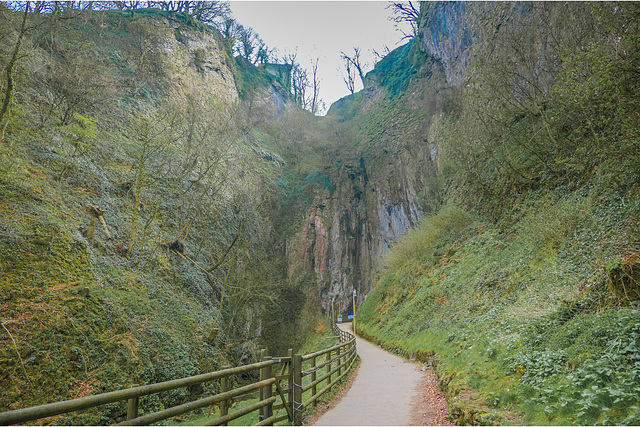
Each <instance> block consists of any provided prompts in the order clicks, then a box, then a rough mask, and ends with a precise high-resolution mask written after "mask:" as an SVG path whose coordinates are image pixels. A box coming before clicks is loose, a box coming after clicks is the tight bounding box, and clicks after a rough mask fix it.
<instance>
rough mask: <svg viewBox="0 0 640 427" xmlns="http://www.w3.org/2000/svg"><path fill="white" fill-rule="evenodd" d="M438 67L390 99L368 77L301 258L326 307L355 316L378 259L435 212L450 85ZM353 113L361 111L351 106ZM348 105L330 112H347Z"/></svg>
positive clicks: (308, 225)
mask: <svg viewBox="0 0 640 427" xmlns="http://www.w3.org/2000/svg"><path fill="white" fill-rule="evenodd" d="M444 79H445V77H444V75H443V73H442V70H441V68H440V67H439V65H438V64H436V63H434V62H432V61H429V62H428V63H426V64H424V66H423V67H422V68H421V70H420V72H419V73H418V74H417V76H416V78H415V79H414V80H413V81H412V83H411V84H410V86H409V88H408V90H407V95H405V96H403V97H401V98H390V97H389V96H388V92H387V89H386V88H384V87H382V86H380V85H379V84H378V83H377V81H376V79H375V78H374V77H373V76H371V77H370V78H368V82H367V89H366V90H365V94H364V96H362V97H360V98H359V97H357V96H355V97H353V98H350V99H345V100H342V101H341V102H342V103H343V104H345V103H346V104H350V103H355V104H356V105H357V111H358V112H359V113H358V114H357V115H356V117H355V118H354V119H353V122H349V121H348V120H345V124H344V125H343V126H344V127H345V129H348V128H349V126H351V130H352V131H353V134H351V137H350V138H353V139H349V141H347V142H346V143H347V144H348V143H352V144H354V147H353V148H352V149H348V150H347V154H346V155H345V157H344V158H342V159H340V161H338V162H337V163H336V164H334V165H333V166H331V167H329V168H327V170H326V171H325V173H327V175H329V176H330V177H331V181H332V183H334V184H335V189H334V190H333V191H331V189H325V190H324V192H323V193H322V194H321V195H320V196H318V197H317V198H316V200H315V202H314V205H313V207H312V208H311V209H310V211H309V213H308V216H307V220H306V221H305V224H304V228H303V232H302V237H301V240H302V245H301V248H302V249H301V253H300V254H298V256H299V257H301V258H302V259H304V260H306V262H307V264H308V265H309V266H311V267H313V269H314V270H315V272H316V275H317V278H318V283H319V286H320V289H319V294H320V301H321V305H322V309H323V310H324V311H325V312H329V310H331V308H332V303H333V308H334V310H335V311H336V313H347V312H348V313H352V312H353V307H352V305H353V298H352V295H353V291H354V290H355V291H356V306H358V305H359V304H360V303H361V302H362V301H363V300H364V298H365V297H366V295H367V293H368V292H369V291H370V290H371V287H372V285H373V279H374V274H375V269H376V267H377V264H378V261H379V260H380V259H381V258H382V256H383V255H384V254H385V253H386V252H387V251H388V250H389V248H390V247H391V246H392V245H393V244H394V242H395V241H396V240H397V239H398V238H399V237H401V236H402V235H404V234H405V233H406V232H407V230H409V229H410V228H412V227H413V226H415V225H416V224H417V223H418V222H419V221H420V219H421V218H422V217H423V216H424V214H425V213H426V212H428V211H430V210H432V209H433V206H434V203H435V201H434V199H433V197H432V191H431V190H432V188H431V187H432V185H433V181H434V180H435V177H436V174H437V147H436V145H435V142H434V140H433V136H432V135H431V134H430V132H432V129H431V128H432V126H431V123H432V115H433V114H434V113H435V112H436V111H437V110H438V108H439V107H440V102H441V96H440V95H439V94H438V93H439V90H440V88H441V87H442V86H443V85H444ZM351 108H353V106H352V107H351ZM339 109H340V107H339V106H337V108H335V109H334V111H333V112H330V113H329V114H338V115H339V114H340V112H339V111H337V112H336V110H339Z"/></svg>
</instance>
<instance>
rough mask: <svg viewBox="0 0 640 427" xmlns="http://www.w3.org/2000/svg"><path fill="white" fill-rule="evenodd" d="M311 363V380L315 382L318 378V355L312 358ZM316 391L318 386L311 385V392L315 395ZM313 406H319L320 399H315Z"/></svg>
mask: <svg viewBox="0 0 640 427" xmlns="http://www.w3.org/2000/svg"><path fill="white" fill-rule="evenodd" d="M311 364H312V367H311V370H312V372H311V381H312V382H314V381H315V380H316V357H315V356H313V357H312V358H311ZM316 392H317V390H316V386H315V385H314V386H313V387H311V394H312V395H313V396H315V395H316ZM313 406H314V407H316V406H318V399H316V400H314V401H313Z"/></svg>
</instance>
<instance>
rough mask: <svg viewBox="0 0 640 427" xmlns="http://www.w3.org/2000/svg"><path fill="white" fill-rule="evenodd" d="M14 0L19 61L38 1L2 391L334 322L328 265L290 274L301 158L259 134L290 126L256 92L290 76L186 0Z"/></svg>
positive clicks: (214, 356) (16, 107)
mask: <svg viewBox="0 0 640 427" xmlns="http://www.w3.org/2000/svg"><path fill="white" fill-rule="evenodd" d="M0 13H1V14H2V22H3V25H2V30H1V31H2V34H1V35H2V37H1V38H0V45H1V46H0V47H1V48H2V52H1V53H2V60H3V65H4V64H6V62H5V59H7V58H10V57H11V55H12V53H13V51H14V50H15V47H16V46H17V43H18V37H19V34H20V28H21V25H22V22H23V18H24V17H25V16H26V17H27V21H26V22H27V25H26V31H25V33H24V34H23V36H24V37H23V39H22V40H21V41H20V43H21V46H20V54H19V61H18V62H16V64H15V67H14V69H13V70H12V71H11V73H12V74H11V77H12V78H13V79H14V80H13V81H14V82H15V86H14V87H15V91H14V93H13V94H12V96H13V99H12V102H11V106H10V108H9V110H8V111H9V114H8V115H7V116H6V117H7V120H6V132H5V133H4V140H3V142H2V144H0V277H1V281H0V289H1V291H0V316H1V318H2V328H1V329H0V331H1V333H0V342H1V343H2V345H1V346H0V347H1V349H0V387H1V388H2V389H3V393H2V396H1V397H0V406H1V407H2V408H4V410H8V409H17V408H22V407H26V406H33V405H37V404H43V403H48V402H51V401H56V400H63V399H70V398H75V397H81V396H85V395H88V394H96V393H100V392H105V391H110V390H117V389H122V388H126V387H129V386H131V385H133V384H148V383H155V382H159V381H165V380H169V379H174V378H180V377H185V376H190V375H195V374H198V373H202V372H207V371H212V370H216V369H219V368H220V367H221V366H223V365H227V364H231V365H238V364H242V363H246V362H253V361H254V360H255V355H256V352H257V350H258V349H259V348H263V347H267V348H268V349H269V351H270V353H272V354H284V353H286V350H287V349H288V348H295V349H296V350H297V349H299V348H300V347H301V346H302V344H303V342H304V341H305V338H306V337H308V336H310V335H311V334H313V333H314V328H315V327H316V326H317V319H318V316H317V315H316V311H315V310H311V309H310V308H309V307H312V306H314V304H313V302H312V301H313V295H314V292H313V290H314V287H313V286H312V285H314V284H315V282H314V281H313V277H310V278H306V279H304V277H303V278H298V277H293V278H292V277H290V276H289V274H288V260H287V258H286V244H285V241H286V238H287V235H286V234H285V233H283V232H281V231H283V230H284V231H286V228H284V227H283V222H284V220H283V218H284V217H285V216H286V215H285V213H289V211H288V210H287V209H288V206H287V205H286V204H282V203H281V189H280V186H279V184H278V182H279V180H280V179H281V178H280V177H281V176H282V175H283V174H284V173H285V169H286V168H285V167H284V166H285V163H284V161H283V160H282V158H281V157H280V156H279V155H278V154H276V153H275V152H273V151H271V150H272V149H273V148H274V147H273V146H272V147H268V144H266V143H264V142H263V141H260V140H256V139H255V138H253V137H252V136H253V135H254V134H256V133H258V132H259V130H258V129H259V128H260V126H262V128H270V129H271V131H272V132H276V131H277V129H279V128H280V127H282V126H283V125H282V124H278V123H277V120H276V118H277V115H278V114H282V111H278V110H277V109H275V108H273V107H272V106H271V105H269V103H268V102H267V103H259V102H256V99H261V98H262V96H261V95H258V94H257V93H256V92H257V91H265V92H268V90H269V88H270V87H273V85H276V83H277V79H276V78H275V77H273V76H270V75H269V74H268V73H267V71H266V70H264V69H258V68H257V67H255V66H253V65H250V64H248V65H247V64H245V65H243V66H239V65H236V59H235V58H233V55H232V54H231V51H230V50H229V47H228V46H226V45H225V43H224V40H223V38H222V37H221V35H220V34H219V33H218V32H217V31H216V30H215V29H213V28H208V27H205V26H203V25H202V24H201V23H198V22H194V21H193V20H189V19H185V18H184V16H181V15H180V14H175V13H171V12H163V11H161V10H156V9H150V10H137V11H136V13H135V14H129V13H124V12H122V11H113V10H111V11H91V10H82V11H78V10H73V9H72V10H62V11H61V10H59V11H57V12H52V13H41V14H39V13H35V12H33V11H30V12H29V13H28V14H25V13H23V12H12V11H10V10H8V9H6V8H5V7H4V6H0ZM237 61H238V63H239V64H244V63H243V62H242V60H241V59H237ZM250 73H253V74H251V75H249V74H250ZM256 73H257V74H260V76H259V77H260V80H259V81H258V83H256V84H253V83H252V80H251V79H252V78H253V77H252V76H255V75H256ZM248 75H249V76H248ZM247 76H248V77H247ZM240 81H242V82H243V85H242V91H243V92H242V94H243V95H244V99H242V100H239V99H238V90H239V87H238V82H240ZM247 82H249V83H247ZM3 83H6V79H5V80H3ZM270 85H271V86H270ZM3 89H6V86H3ZM4 93H5V94H6V93H8V92H4ZM278 96H280V97H281V98H282V100H283V102H285V101H287V94H286V92H285V93H284V94H283V93H278ZM300 114H303V115H304V114H306V113H302V112H301V113H300ZM4 124H5V122H4V121H3V125H4ZM259 125H260V126H259ZM276 229H277V230H278V233H276V232H274V230H276ZM291 331H294V332H293V333H292V332H291ZM203 392H204V390H200V389H194V390H189V391H188V392H187V391H180V392H170V393H165V394H163V395H162V396H159V397H158V396H155V397H153V398H148V399H143V401H142V402H141V408H142V411H153V410H157V409H159V408H162V407H163V406H169V405H175V404H179V403H183V402H184V401H186V400H187V399H189V398H190V397H192V396H187V394H192V395H198V394H201V393H203ZM125 413H126V408H125V407H124V406H123V405H119V404H112V405H107V406H106V407H105V408H102V409H99V410H92V411H87V412H85V413H83V414H79V415H77V414H76V415H74V416H73V418H71V417H66V416H62V417H57V418H56V419H55V420H49V421H51V422H55V423H60V424H66V423H71V422H73V423H79V424H107V423H112V422H115V421H118V420H120V419H121V417H122V416H123V414H125Z"/></svg>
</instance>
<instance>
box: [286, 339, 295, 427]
mask: <svg viewBox="0 0 640 427" xmlns="http://www.w3.org/2000/svg"><path fill="white" fill-rule="evenodd" d="M287 356H289V409H291V411H290V412H289V413H290V414H291V416H293V414H294V406H293V349H291V348H290V349H289V351H288V352H287ZM290 421H291V422H293V420H290Z"/></svg>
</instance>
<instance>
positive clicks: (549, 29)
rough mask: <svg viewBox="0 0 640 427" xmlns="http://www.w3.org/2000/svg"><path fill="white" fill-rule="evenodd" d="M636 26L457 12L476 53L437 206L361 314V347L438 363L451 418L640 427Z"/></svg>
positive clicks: (602, 14)
mask: <svg viewBox="0 0 640 427" xmlns="http://www.w3.org/2000/svg"><path fill="white" fill-rule="evenodd" d="M443 7H444V8H446V6H443ZM439 8H441V6H437V7H435V6H434V7H424V8H423V11H422V12H423V15H424V14H428V13H440V12H438V10H439ZM452 13H453V12H452ZM438 16H439V19H445V18H446V16H449V15H446V14H442V15H438ZM637 16H638V9H637V6H636V5H631V4H626V5H611V6H609V5H607V6H604V5H593V4H583V3H580V4H577V5H571V6H567V5H563V4H535V5H534V4H529V5H526V6H525V5H518V4H494V5H489V4H472V5H468V7H467V11H466V12H465V15H464V17H463V18H462V22H464V23H465V24H466V25H469V26H470V27H469V28H473V29H474V31H475V33H474V34H475V35H474V37H477V40H478V41H477V43H476V45H475V46H474V49H475V51H474V55H475V56H473V60H472V61H471V63H470V64H469V67H468V68H467V70H466V79H467V80H466V81H465V85H464V86H462V87H452V88H450V93H449V94H448V95H447V99H446V100H445V102H444V103H443V107H442V110H441V112H440V114H439V115H438V116H437V117H436V118H434V126H433V128H432V129H435V130H434V132H435V134H436V139H437V145H438V148H439V159H438V162H439V167H438V181H439V182H440V184H441V185H440V187H439V188H440V190H439V197H441V200H442V202H443V207H442V208H441V210H440V211H439V212H438V213H437V214H434V215H431V216H427V217H425V218H424V220H423V222H422V224H421V226H420V227H418V228H417V229H416V230H413V231H411V232H410V233H408V234H407V235H406V236H404V237H403V238H402V239H401V241H400V242H399V243H398V244H397V245H396V246H395V247H394V248H392V250H391V251H390V253H389V254H388V256H387V257H386V259H385V260H384V262H383V264H384V266H383V267H382V268H381V269H380V272H379V280H378V281H377V284H376V285H375V286H374V289H373V290H372V291H371V293H370V294H369V295H368V297H367V300H366V301H365V302H364V304H363V305H362V306H361V307H360V309H359V310H358V312H357V316H358V320H359V321H358V322H357V325H358V329H359V332H361V333H362V334H363V335H364V336H366V337H370V338H371V339H373V340H374V341H377V342H379V343H381V344H382V345H383V346H385V347H387V348H389V349H391V350H393V351H396V352H398V353H401V354H404V355H406V356H408V357H417V358H419V359H421V360H424V361H428V360H432V361H433V362H434V364H435V365H436V371H437V373H438V376H439V379H440V384H441V386H442V387H443V389H444V390H445V391H446V394H447V399H448V402H449V411H450V414H451V416H452V417H453V418H454V419H456V421H457V422H458V423H459V424H486V423H489V424H493V423H518V424H519V423H527V424H559V425H563V424H564V425H570V424H578V425H584V424H600V425H608V424H627V425H629V424H638V423H639V422H640V399H639V397H638V396H640V377H639V372H640V226H639V225H638V219H639V215H640V181H639V180H638V179H639V175H638V170H639V169H638V161H639V159H640V157H639V155H638V153H639V151H638V150H637V148H638V140H639V139H638V127H637V121H638V111H639V110H638V108H637V97H638V93H639V92H638V88H639V86H638V81H639V80H638V78H637V73H636V72H635V71H634V68H633V67H636V66H637V64H638V58H640V56H638V52H640V49H639V46H640V44H639V39H638V37H637V31H636V30H637V20H635V18H634V17H637ZM443 17H445V18H443ZM423 21H425V22H431V20H430V19H424V20H423ZM433 22H436V21H433ZM437 23H438V25H442V22H439V21H437ZM434 25H435V24H434ZM447 25H457V24H452V23H451V22H447ZM587 28H588V30H587ZM629 28H634V30H633V31H630V30H629ZM450 30H451V29H450ZM451 31H453V30H451ZM425 34H430V33H429V31H428V29H427V30H426V31H425ZM613 64H617V65H616V66H613ZM632 64H635V65H632ZM636 71H637V69H636Z"/></svg>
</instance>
